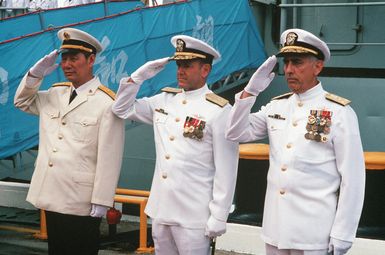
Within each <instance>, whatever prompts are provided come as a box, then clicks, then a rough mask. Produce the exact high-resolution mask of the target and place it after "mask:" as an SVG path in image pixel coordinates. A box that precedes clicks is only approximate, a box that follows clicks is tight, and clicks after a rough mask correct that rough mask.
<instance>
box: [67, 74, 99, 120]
mask: <svg viewBox="0 0 385 255" xmlns="http://www.w3.org/2000/svg"><path fill="white" fill-rule="evenodd" d="M99 85H100V82H99V79H98V78H96V79H95V80H94V82H92V83H91V84H89V86H88V88H87V89H86V90H84V91H81V92H80V93H78V95H77V96H76V97H75V99H74V100H73V101H72V102H71V103H70V104H68V102H69V98H70V95H71V90H70V89H69V90H68V92H67V96H65V99H66V100H67V106H66V107H64V112H63V117H64V116H65V115H67V114H68V113H69V112H72V111H73V110H75V109H76V108H77V107H79V106H80V105H81V104H83V103H84V102H86V101H87V100H88V97H89V96H93V95H94V94H95V92H96V90H97V89H98V86H99Z"/></svg>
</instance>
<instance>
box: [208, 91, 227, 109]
mask: <svg viewBox="0 0 385 255" xmlns="http://www.w3.org/2000/svg"><path fill="white" fill-rule="evenodd" d="M206 100H207V101H210V102H212V103H214V104H217V105H219V106H220V107H223V106H225V105H227V104H228V103H229V101H228V100H227V99H225V98H223V97H220V96H218V95H217V94H214V93H208V94H206Z"/></svg>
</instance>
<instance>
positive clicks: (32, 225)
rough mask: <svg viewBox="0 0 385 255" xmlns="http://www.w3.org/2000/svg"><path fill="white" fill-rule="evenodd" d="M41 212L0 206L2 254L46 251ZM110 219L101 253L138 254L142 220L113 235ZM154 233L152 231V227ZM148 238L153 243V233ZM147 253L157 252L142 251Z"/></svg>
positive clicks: (225, 254) (120, 227) (104, 225)
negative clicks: (37, 235) (40, 225)
mask: <svg viewBox="0 0 385 255" xmlns="http://www.w3.org/2000/svg"><path fill="white" fill-rule="evenodd" d="M39 222H40V221H39V212H38V211H37V210H24V209H17V208H9V207H1V206H0V255H10V254H12V255H46V254H48V245H47V242H46V240H40V239H38V238H36V237H35V236H34V234H35V233H37V232H38V231H39ZM109 228H110V227H109V225H108V224H107V222H106V220H105V219H103V220H102V224H101V236H102V241H101V249H100V251H99V255H115V254H116V255H118V254H126V255H131V254H138V253H137V252H136V249H137V247H138V245H139V240H138V239H139V232H138V231H139V223H138V222H136V221H126V220H125V221H121V223H119V224H118V225H117V228H116V234H115V235H111V233H110V230H109ZM148 232H149V233H151V231H148ZM148 240H150V241H149V242H148V244H149V245H152V240H151V237H150V236H149V239H148ZM141 254H144V255H149V254H154V253H141ZM215 254H217V255H240V253H235V252H229V251H221V250H217V251H216V252H215ZM243 254H244V253H243Z"/></svg>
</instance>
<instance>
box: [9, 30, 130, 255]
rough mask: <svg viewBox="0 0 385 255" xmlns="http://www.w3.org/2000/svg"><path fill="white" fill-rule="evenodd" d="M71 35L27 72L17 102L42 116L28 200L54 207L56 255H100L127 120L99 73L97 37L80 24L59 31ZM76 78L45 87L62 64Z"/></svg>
mask: <svg viewBox="0 0 385 255" xmlns="http://www.w3.org/2000/svg"><path fill="white" fill-rule="evenodd" d="M58 37H59V38H60V40H62V41H63V43H62V46H61V49H60V51H57V50H54V51H52V52H51V53H50V54H49V55H46V56H45V57H43V58H42V59H40V60H39V61H38V62H37V63H36V64H35V65H34V66H33V67H32V68H31V69H30V70H29V72H28V73H27V74H26V75H25V76H24V78H23V79H22V81H21V83H20V85H19V88H18V89H17V91H16V95H15V99H14V103H15V106H16V107H18V108H20V109H21V110H22V111H25V112H28V113H31V114H35V115H39V118H40V130H39V154H38V156H37V160H36V167H35V171H34V174H33V176H32V180H31V186H30V188H29V192H28V196H27V201H29V202H30V203H32V204H33V205H34V206H35V207H37V208H40V209H44V210H45V211H46V219H47V232H48V252H49V254H50V255H62V254H63V255H73V254H79V255H86V254H89V255H91V254H92V255H94V254H98V250H99V226H100V222H101V217H102V216H103V215H105V213H106V211H107V209H108V207H111V206H112V205H113V202H114V195H115V189H116V185H117V182H118V178H119V173H120V167H121V161H122V155H123V144H124V122H123V121H122V120H121V119H119V118H117V117H116V116H115V115H114V114H113V113H112V111H111V105H112V103H113V100H114V93H113V92H112V91H111V90H109V89H108V88H107V87H105V86H103V85H102V84H101V83H100V81H99V79H98V78H97V77H95V76H94V75H93V65H94V63H95V58H96V53H97V52H100V51H101V50H102V46H101V44H100V42H99V41H98V40H97V39H96V38H94V37H93V36H91V35H89V34H88V33H85V32H83V31H81V30H78V29H74V28H64V29H61V30H60V31H59V32H58ZM59 53H61V62H60V65H61V68H62V70H63V72H64V75H65V76H66V78H67V79H68V80H69V81H70V82H61V83H56V84H54V85H53V86H52V87H51V88H49V89H48V90H44V91H39V87H40V85H41V84H42V81H43V78H44V76H46V75H48V74H49V73H50V72H52V71H53V70H54V69H55V68H57V66H58V64H55V61H56V58H57V57H58V55H59Z"/></svg>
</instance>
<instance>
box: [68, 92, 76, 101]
mask: <svg viewBox="0 0 385 255" xmlns="http://www.w3.org/2000/svg"><path fill="white" fill-rule="evenodd" d="M77 95H78V94H77V93H76V90H73V91H72V93H71V96H70V102H69V103H68V104H70V103H71V102H72V100H74V98H75V97H76V96H77Z"/></svg>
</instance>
